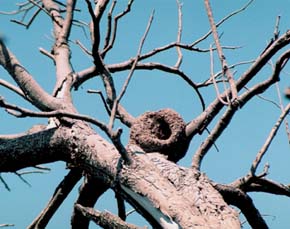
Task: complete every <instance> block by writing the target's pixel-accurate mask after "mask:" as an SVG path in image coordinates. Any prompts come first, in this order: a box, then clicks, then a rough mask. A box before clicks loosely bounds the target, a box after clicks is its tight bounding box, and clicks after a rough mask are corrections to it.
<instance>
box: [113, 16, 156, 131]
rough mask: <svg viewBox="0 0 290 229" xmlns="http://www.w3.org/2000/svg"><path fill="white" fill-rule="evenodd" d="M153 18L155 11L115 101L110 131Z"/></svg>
mask: <svg viewBox="0 0 290 229" xmlns="http://www.w3.org/2000/svg"><path fill="white" fill-rule="evenodd" d="M153 18H154V11H153V12H152V14H151V16H150V18H149V21H148V24H147V27H146V30H145V32H144V35H143V36H142V38H141V40H140V43H139V47H138V51H137V54H136V57H135V60H134V63H133V65H132V67H131V70H130V72H129V74H128V76H127V79H126V81H125V83H124V85H123V87H122V89H121V92H120V94H119V95H118V97H117V98H116V99H115V100H114V104H113V108H112V112H111V117H110V122H109V129H112V128H113V125H114V119H115V115H116V112H117V110H118V106H119V103H120V101H121V99H122V97H123V96H124V94H125V93H126V89H127V87H128V85H129V83H130V80H131V78H132V76H133V74H134V70H135V68H136V66H137V63H138V60H139V57H140V55H141V52H142V48H143V45H144V42H145V40H146V37H147V35H148V33H149V30H150V27H151V24H152V21H153Z"/></svg>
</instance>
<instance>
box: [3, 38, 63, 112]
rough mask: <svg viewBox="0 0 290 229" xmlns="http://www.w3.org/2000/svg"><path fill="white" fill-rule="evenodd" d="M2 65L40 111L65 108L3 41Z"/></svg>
mask: <svg viewBox="0 0 290 229" xmlns="http://www.w3.org/2000/svg"><path fill="white" fill-rule="evenodd" d="M0 65H2V67H3V68H4V69H5V70H6V71H7V72H8V73H9V74H10V75H11V76H12V77H13V79H14V80H15V82H16V83H17V84H18V86H19V87H20V88H21V90H22V91H23V93H24V94H25V96H27V97H29V100H31V102H32V103H33V105H35V106H36V107H37V108H39V109H40V110H44V111H48V110H54V109H57V108H60V107H62V106H63V105H62V104H61V101H60V100H58V99H56V98H53V97H52V96H51V95H49V94H48V93H47V92H46V91H44V90H43V88H42V87H41V86H40V85H39V84H38V83H37V82H36V81H35V80H34V79H33V77H32V76H31V75H30V74H29V73H28V71H27V70H26V69H25V68H24V67H23V66H22V65H21V63H20V62H19V61H18V60H17V58H16V57H15V56H14V55H13V54H12V52H11V51H10V50H9V49H8V48H7V47H6V46H5V44H4V43H3V42H2V41H1V40H0Z"/></svg>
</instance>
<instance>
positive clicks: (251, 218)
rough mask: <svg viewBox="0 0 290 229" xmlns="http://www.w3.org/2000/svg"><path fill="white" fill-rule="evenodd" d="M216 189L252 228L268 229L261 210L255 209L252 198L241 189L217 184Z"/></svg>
mask: <svg viewBox="0 0 290 229" xmlns="http://www.w3.org/2000/svg"><path fill="white" fill-rule="evenodd" d="M214 187H215V188H216V189H217V190H218V191H219V192H220V193H221V195H222V196H223V198H224V200H225V201H226V202H227V203H228V204H232V205H234V206H236V207H238V208H239V209H241V211H242V213H243V214H244V216H245V217H246V219H247V221H248V222H249V224H250V225H251V227H252V228H259V229H260V228H261V229H267V228H268V226H267V224H266V222H265V221H264V219H263V217H262V215H261V214H260V212H259V210H258V209H257V208H256V207H255V205H254V203H253V201H252V199H251V197H250V196H249V195H247V194H246V193H245V192H243V191H242V190H240V189H237V188H232V187H230V186H226V185H220V184H216V185H214Z"/></svg>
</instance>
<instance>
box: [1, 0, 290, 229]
mask: <svg viewBox="0 0 290 229" xmlns="http://www.w3.org/2000/svg"><path fill="white" fill-rule="evenodd" d="M16 2H17V1H16V0H9V1H7V0H0V11H9V10H15V9H17V7H16V6H15V3H16ZM79 2H82V3H81V4H78V8H80V9H82V11H81V12H80V13H77V14H76V16H77V18H78V19H81V20H82V21H85V22H88V21H89V16H88V15H87V13H86V8H85V7H84V4H83V2H84V1H79ZM126 2H127V1H123V0H119V1H118V4H117V8H116V11H115V12H116V13H117V12H121V11H122V9H123V8H124V6H125V4H126ZM212 2H213V3H212V8H213V12H214V17H215V20H216V21H219V20H220V19H222V18H223V17H224V16H226V15H228V14H229V13H231V12H233V11H234V10H236V9H239V8H241V7H242V6H243V5H245V4H246V3H247V1H242V0H235V1H228V0H223V1H212ZM182 3H183V35H182V42H183V43H191V42H193V41H195V40H197V39H198V38H199V37H201V36H202V35H203V34H205V33H206V32H207V31H208V30H209V24H208V19H207V17H206V12H205V9H204V5H203V1H190V0H184V1H182ZM289 5H290V0H276V1H262V0H256V1H254V2H253V3H252V5H251V6H250V7H249V8H248V9H247V10H246V11H244V12H242V13H240V14H239V15H236V16H234V17H233V18H232V19H231V20H229V21H227V22H225V23H224V24H223V25H222V26H221V27H220V28H219V33H220V34H222V37H221V43H222V44H223V45H225V46H241V48H240V49H237V50H226V51H225V55H226V57H227V61H228V63H229V64H235V63H238V62H241V61H247V60H253V59H255V58H256V57H257V56H258V55H259V54H260V53H261V51H262V50H263V49H264V48H265V47H266V44H267V42H269V41H270V39H271V38H272V37H273V31H274V26H275V21H276V17H277V16H278V15H280V16H281V21H280V32H281V33H284V32H285V31H286V30H287V29H289V27H290V24H289V22H290V14H289ZM153 9H155V15H154V21H153V24H152V27H151V30H150V33H149V35H148V38H147V40H146V42H145V46H144V50H143V53H145V52H148V51H150V50H152V49H153V48H156V47H159V46H163V45H165V44H167V43H169V42H172V41H175V40H176V31H177V8H176V1H175V0H146V1H138V0H136V2H135V3H134V4H133V7H132V13H131V14H130V15H128V16H127V17H126V18H124V20H122V21H121V22H120V24H119V33H118V40H117V43H116V45H115V49H114V51H112V52H111V53H110V54H109V55H108V58H107V59H106V60H105V62H106V63H117V62H121V61H124V60H127V59H128V58H130V57H133V56H135V55H136V52H137V48H138V43H139V40H140V38H141V36H142V35H143V33H144V30H145V28H146V25H147V21H148V19H149V16H150V14H151V12H152V10H153ZM15 18H16V19H19V18H21V17H20V16H19V15H15V16H7V15H0V33H1V34H2V35H3V36H4V37H5V39H6V42H7V45H8V47H9V48H10V49H11V50H12V51H13V52H14V53H15V54H16V56H17V57H18V59H19V60H20V61H21V62H22V63H23V65H24V66H25V67H27V69H28V70H29V72H30V73H31V74H32V75H33V76H34V77H35V78H36V80H37V81H38V82H39V83H40V84H41V85H42V86H43V87H44V88H45V89H47V90H48V91H51V90H52V88H53V83H54V68H53V64H52V63H51V61H50V60H48V58H47V57H45V56H43V55H41V54H40V53H39V51H38V48H39V47H42V48H45V49H47V50H49V49H50V48H51V46H52V41H51V27H50V21H49V20H48V17H47V15H45V14H43V13H42V14H41V15H40V17H39V18H37V19H36V20H35V22H34V23H33V25H32V26H31V28H30V29H29V30H26V29H25V28H23V27H21V26H19V25H16V24H15V23H11V22H10V19H15ZM104 25H105V21H104ZM105 31H106V30H105V27H103V29H102V32H103V33H104V32H105ZM88 36H89V34H88V33H84V31H83V29H82V28H80V27H75V28H74V30H73V34H72V37H71V41H72V42H71V47H72V50H73V53H72V57H73V65H74V69H75V70H76V71H80V70H82V69H83V68H86V67H89V66H91V64H92V61H91V59H90V58H89V57H88V56H86V55H85V54H84V53H82V52H81V51H80V49H79V48H78V47H77V45H75V43H74V41H75V40H77V39H79V40H81V41H82V42H83V43H84V44H85V45H88V44H89V39H88ZM211 43H212V39H211V38H209V39H207V40H206V41H205V42H203V43H201V44H200V45H199V46H198V47H199V48H205V49H206V48H209V44H211ZM183 54H184V61H183V64H182V69H183V71H184V72H185V73H187V74H188V75H189V76H190V77H191V78H192V79H193V80H194V81H196V82H203V81H204V80H206V79H208V77H209V73H210V71H209V67H210V62H209V54H208V53H190V52H187V51H183ZM150 61H158V62H161V63H164V64H171V65H173V64H174V63H175V61H176V50H175V49H173V50H171V51H168V52H166V53H164V54H160V55H158V56H156V57H154V58H152V59H151V60H150ZM273 61H275V58H274V59H273ZM215 63H216V64H215V70H216V71H219V70H220V66H219V63H218V60H216V61H215ZM247 67H248V65H243V66H241V67H239V68H236V69H235V70H236V72H235V77H239V76H240V75H241V74H242V73H243V72H244V71H245V69H246V68H247ZM270 71H271V66H270V65H269V66H268V67H266V68H265V70H263V71H262V72H261V74H259V76H258V77H257V80H262V79H265V78H266V77H268V76H269V74H270ZM289 73H290V68H289V67H287V68H286V69H285V71H284V73H283V74H282V75H281V82H280V84H279V85H280V89H281V90H282V91H283V90H284V89H285V88H286V87H287V86H288V85H289V86H290V81H289ZM127 74H128V72H125V73H116V74H114V80H115V83H116V86H117V89H118V90H120V88H121V87H122V84H123V82H124V80H125V78H126V76H127ZM0 78H3V79H5V80H7V81H10V82H12V81H11V79H10V78H9V76H8V75H7V74H6V72H4V71H3V70H2V69H0ZM87 89H96V90H103V89H102V83H101V82H100V80H99V79H93V80H91V81H89V82H87V83H86V84H84V85H83V87H82V88H80V89H79V91H77V92H75V93H74V100H75V103H76V105H77V108H78V110H79V111H80V112H81V113H83V114H89V115H92V116H93V117H95V118H98V119H100V120H107V117H106V114H105V110H104V108H103V106H102V103H101V101H100V99H99V98H98V97H97V96H96V95H88V94H87V93H86V90H87ZM201 93H202V95H203V96H204V99H205V102H206V104H209V103H210V102H211V101H212V100H213V98H214V97H215V93H214V89H213V87H209V88H207V89H202V90H201ZM0 95H1V96H4V97H5V98H7V100H8V101H10V102H13V103H17V104H20V105H22V106H26V107H29V105H28V104H26V103H23V100H21V99H20V98H18V97H15V96H13V95H12V94H11V93H10V92H8V91H7V90H6V89H4V88H2V87H0ZM263 96H264V97H266V98H268V99H271V100H273V101H275V102H278V97H277V93H276V87H275V86H273V87H272V88H271V89H270V90H269V91H267V92H266V93H265V94H263ZM283 102H284V104H287V103H288V101H286V100H285V99H284V98H283ZM122 103H123V105H124V106H125V107H126V108H127V110H128V111H129V112H131V113H132V114H133V115H136V116H137V115H139V114H141V113H143V112H145V111H148V110H158V109H162V108H166V107H170V108H173V109H175V110H176V111H178V112H179V113H180V114H181V115H182V116H183V118H184V119H185V120H186V121H190V120H192V119H193V118H194V117H196V116H197V115H198V114H199V113H200V112H201V106H200V103H199V101H198V99H197V96H196V93H195V92H194V91H193V90H192V88H190V87H189V86H188V85H187V84H186V83H185V82H184V81H182V80H181V79H180V78H178V77H177V76H174V75H170V74H168V73H162V72H158V71H142V72H141V71H136V72H135V74H134V76H133V79H132V82H131V83H130V85H129V88H128V91H127V93H126V94H125V97H124V99H123V100H122ZM279 114H280V110H279V109H278V108H277V107H276V106H275V105H273V104H272V103H270V102H266V101H264V100H261V99H260V98H255V99H254V100H253V101H252V102H251V103H249V104H248V105H247V106H245V107H244V108H243V109H242V110H240V112H239V113H238V114H237V115H236V116H235V118H234V119H233V121H232V125H231V126H230V127H228V128H227V130H226V131H225V133H224V134H223V136H222V137H221V138H220V139H219V140H218V141H217V143H216V144H217V146H218V148H219V152H217V151H216V150H215V149H214V148H213V149H212V150H211V151H210V153H209V154H208V155H207V156H206V158H205V159H204V163H203V166H202V171H203V172H205V173H206V174H207V175H208V176H209V178H210V179H212V180H214V181H216V182H221V183H228V182H231V181H233V180H235V179H236V178H238V177H241V176H244V175H245V174H246V173H247V172H248V171H249V168H250V165H251V162H252V161H253V159H254V158H255V155H256V153H257V152H258V151H259V149H260V147H261V146H262V145H263V144H264V141H265V140H266V138H267V136H268V134H269V132H270V130H271V128H272V127H273V125H274V124H275V122H276V120H277V118H278V117H279ZM35 122H36V123H45V122H46V121H45V120H42V119H37V120H36V121H35V120H34V119H16V118H14V117H11V116H8V115H7V114H6V113H5V112H4V111H3V110H0V123H1V126H0V133H1V134H5V133H17V132H21V131H24V130H27V129H28V128H29V127H30V126H31V125H32V124H33V123H35ZM212 127H213V126H210V128H212ZM97 131H98V130H97ZM127 135H128V132H127V131H126V130H125V132H124V137H123V139H124V143H126V141H127ZM206 136H207V133H204V134H203V135H202V136H197V137H196V138H194V139H193V141H192V143H191V147H190V149H189V153H188V155H187V156H186V157H185V158H184V159H182V161H181V162H180V164H181V165H183V166H189V165H190V163H191V157H192V154H193V152H194V151H195V150H196V149H197V148H198V146H199V145H200V143H201V141H202V139H204V138H205V137H206ZM289 161H290V151H289V144H288V139H287V136H286V133H285V127H284V126H282V127H281V130H280V131H279V133H278V135H277V137H276V139H275V141H274V142H273V144H272V145H271V147H270V148H269V151H268V153H267V155H266V157H265V158H264V160H263V161H262V166H261V168H260V169H261V170H262V169H263V165H264V164H265V163H266V162H269V163H270V171H269V172H270V174H269V178H271V179H273V180H276V181H278V182H284V183H285V184H289V183H290V175H289V171H290V168H289ZM47 166H48V167H50V168H52V171H51V172H50V173H46V174H31V175H27V176H25V178H26V179H27V180H28V181H29V183H30V184H31V187H29V186H28V185H26V184H25V183H23V182H22V181H21V180H20V179H19V178H18V177H17V176H15V175H13V174H2V177H3V178H4V179H5V180H6V182H7V183H8V184H9V186H10V188H11V192H8V191H7V190H5V188H4V186H3V185H2V183H0V224H1V223H14V224H15V225H16V226H15V228H25V227H26V226H27V225H29V224H30V222H32V220H33V219H34V218H35V217H36V216H37V215H38V213H39V212H40V211H41V210H42V209H43V207H44V206H45V204H46V202H47V201H48V199H49V198H50V196H51V195H52V193H53V192H54V188H55V187H56V186H57V184H58V183H59V182H60V181H61V180H62V178H63V176H64V175H65V174H66V173H67V171H66V170H65V164H64V163H56V164H53V165H47ZM25 171H29V169H27V170H25ZM251 196H252V197H253V199H254V201H255V203H256V207H257V208H259V209H260V211H261V213H262V214H263V215H264V218H265V220H266V221H267V223H268V225H269V227H270V228H272V229H280V228H287V227H289V225H290V218H289V212H290V199H289V198H286V197H280V196H272V195H268V194H261V193H259V194H254V193H253V194H251ZM76 197H77V188H76V189H75V190H74V192H73V193H72V194H71V195H70V196H69V198H68V199H67V200H66V202H65V204H64V205H63V206H62V207H61V209H60V211H59V212H58V213H57V214H56V216H55V217H54V218H53V219H52V221H51V223H50V224H49V226H48V227H47V228H48V229H55V228H69V223H70V222H69V220H70V215H71V211H72V205H73V201H74V200H75V199H76ZM97 208H98V209H101V210H103V209H107V210H109V211H112V212H116V209H115V203H114V197H113V196H112V195H111V193H110V192H109V193H108V195H106V196H105V197H104V198H103V199H102V200H101V201H100V203H98V205H97ZM129 209H130V207H129ZM129 209H128V210H129ZM135 216H136V214H133V215H132V216H131V217H130V219H131V220H134V219H135ZM138 222H139V220H138ZM139 223H140V225H143V222H142V221H140V222H139ZM91 228H96V226H95V225H94V224H93V225H92V226H91ZM244 228H249V225H248V224H245V225H244Z"/></svg>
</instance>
